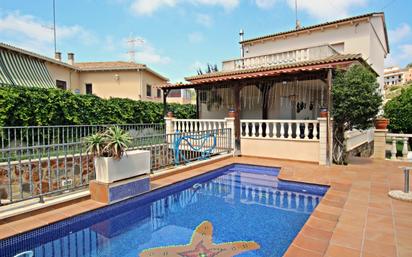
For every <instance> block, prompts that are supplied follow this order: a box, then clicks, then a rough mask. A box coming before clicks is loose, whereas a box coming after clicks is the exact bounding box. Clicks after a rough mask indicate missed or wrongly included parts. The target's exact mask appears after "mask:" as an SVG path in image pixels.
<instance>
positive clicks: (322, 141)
mask: <svg viewBox="0 0 412 257" xmlns="http://www.w3.org/2000/svg"><path fill="white" fill-rule="evenodd" d="M318 121H319V165H326V164H328V156H327V152H328V151H327V149H328V143H327V141H328V140H327V134H328V133H327V120H326V118H318Z"/></svg>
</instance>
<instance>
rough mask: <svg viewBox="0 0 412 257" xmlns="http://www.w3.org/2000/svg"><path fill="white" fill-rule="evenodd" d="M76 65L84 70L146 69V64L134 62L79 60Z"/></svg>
mask: <svg viewBox="0 0 412 257" xmlns="http://www.w3.org/2000/svg"><path fill="white" fill-rule="evenodd" d="M74 66H76V67H77V68H79V69H80V70H83V71H102V70H136V69H144V68H146V65H144V64H140V63H134V62H123V61H114V62H78V63H75V64H74Z"/></svg>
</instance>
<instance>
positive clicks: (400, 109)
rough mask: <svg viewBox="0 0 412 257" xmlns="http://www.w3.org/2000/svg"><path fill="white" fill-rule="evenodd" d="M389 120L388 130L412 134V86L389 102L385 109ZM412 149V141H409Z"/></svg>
mask: <svg viewBox="0 0 412 257" xmlns="http://www.w3.org/2000/svg"><path fill="white" fill-rule="evenodd" d="M384 115H385V117H387V118H389V120H390V121H389V126H388V129H389V130H390V131H391V132H394V133H406V134H410V133H412V86H409V87H407V88H405V89H402V91H401V94H400V95H399V96H397V97H394V98H392V99H391V100H389V101H388V102H387V103H386V104H385V107H384ZM409 145H410V146H411V147H412V139H409Z"/></svg>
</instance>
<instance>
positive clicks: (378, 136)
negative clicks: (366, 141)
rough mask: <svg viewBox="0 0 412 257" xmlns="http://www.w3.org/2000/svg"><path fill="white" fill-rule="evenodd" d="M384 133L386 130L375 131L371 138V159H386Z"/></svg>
mask: <svg viewBox="0 0 412 257" xmlns="http://www.w3.org/2000/svg"><path fill="white" fill-rule="evenodd" d="M386 133H388V130H387V129H375V133H374V137H373V158H374V159H378V160H385V158H386Z"/></svg>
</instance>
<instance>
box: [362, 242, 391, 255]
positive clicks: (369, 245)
mask: <svg viewBox="0 0 412 257" xmlns="http://www.w3.org/2000/svg"><path fill="white" fill-rule="evenodd" d="M363 251H364V252H368V253H372V254H375V255H381V256H385V257H396V247H395V245H394V244H386V242H376V241H371V240H365V242H364V245H363Z"/></svg>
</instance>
